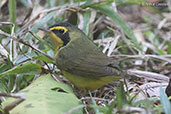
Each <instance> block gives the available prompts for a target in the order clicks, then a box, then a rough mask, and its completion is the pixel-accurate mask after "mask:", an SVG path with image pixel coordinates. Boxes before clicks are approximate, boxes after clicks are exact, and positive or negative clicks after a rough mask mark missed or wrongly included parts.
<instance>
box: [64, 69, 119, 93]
mask: <svg viewBox="0 0 171 114" xmlns="http://www.w3.org/2000/svg"><path fill="white" fill-rule="evenodd" d="M62 73H63V75H64V76H65V77H66V78H67V79H68V80H69V81H70V82H71V83H72V84H74V86H76V87H77V88H79V89H83V90H90V91H93V90H96V89H98V88H100V87H102V86H103V85H105V84H107V83H109V82H112V81H114V80H119V79H120V78H121V77H119V76H105V77H100V78H98V79H94V78H90V77H84V76H76V75H73V74H70V73H68V72H66V71H62Z"/></svg>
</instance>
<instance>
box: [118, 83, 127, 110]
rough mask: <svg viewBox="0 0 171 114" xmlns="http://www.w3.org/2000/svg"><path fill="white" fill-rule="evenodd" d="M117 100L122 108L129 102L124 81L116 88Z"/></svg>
mask: <svg viewBox="0 0 171 114" xmlns="http://www.w3.org/2000/svg"><path fill="white" fill-rule="evenodd" d="M116 100H117V103H118V104H117V106H118V108H122V107H123V106H124V105H126V104H128V101H127V98H126V93H125V90H124V87H123V83H120V85H119V87H118V88H117V89H116Z"/></svg>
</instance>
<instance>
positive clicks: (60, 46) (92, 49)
mask: <svg viewBox="0 0 171 114" xmlns="http://www.w3.org/2000/svg"><path fill="white" fill-rule="evenodd" d="M39 30H41V31H44V32H45V33H46V34H47V35H48V36H49V37H50V40H51V42H52V44H53V45H54V59H55V63H56V66H57V68H58V69H60V70H61V72H62V74H63V76H64V77H66V79H68V80H69V81H70V82H71V83H72V84H73V85H74V87H76V88H78V89H82V90H85V91H93V90H96V89H98V88H101V87H103V86H104V85H105V84H108V83H109V82H112V81H116V80H119V79H121V70H120V67H119V65H118V61H117V60H114V59H112V58H110V57H108V56H107V55H106V54H104V53H103V52H102V51H101V50H100V49H99V48H98V47H97V46H96V45H95V44H94V43H93V42H92V41H91V40H90V39H89V38H88V36H86V35H85V33H84V32H83V31H82V30H80V29H79V28H78V27H76V26H74V25H72V24H70V23H68V22H58V23H56V24H54V25H52V26H50V27H44V28H39Z"/></svg>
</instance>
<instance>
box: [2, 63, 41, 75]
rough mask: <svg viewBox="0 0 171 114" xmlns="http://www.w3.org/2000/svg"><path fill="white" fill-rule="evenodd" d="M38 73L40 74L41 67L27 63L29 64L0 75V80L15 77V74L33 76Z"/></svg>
mask: <svg viewBox="0 0 171 114" xmlns="http://www.w3.org/2000/svg"><path fill="white" fill-rule="evenodd" d="M40 72H41V65H39V64H33V63H29V64H24V65H22V66H16V67H14V68H12V69H9V70H7V71H5V72H3V73H1V74H0V78H2V77H3V76H5V75H16V74H21V75H34V74H39V73H40Z"/></svg>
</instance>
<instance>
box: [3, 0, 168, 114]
mask: <svg viewBox="0 0 171 114" xmlns="http://www.w3.org/2000/svg"><path fill="white" fill-rule="evenodd" d="M169 2H170V1H169V0H148V2H145V1H144V0H87V1H85V0H61V1H59V0H35V1H34V2H33V1H31V0H1V2H0V113H12V114H13V113H14V114H15V113H18V114H23V113H25V114H26V113H28V114H30V113H33V114H34V113H35V114H36V113H41V114H43V113H44V114H48V113H49V114H55V113H59V114H60V113H61V114H62V113H67V114H80V113H87V114H88V113H95V114H115V113H140V114H141V113H142V114H145V113H158V114H160V113H163V112H164V113H166V114H170V112H171V103H170V102H169V99H168V97H167V95H166V94H165V91H164V90H165V88H166V87H167V85H168V82H169V78H170V77H171V17H170V11H171V9H169ZM62 21H68V22H70V23H71V24H73V25H75V26H78V27H79V28H80V29H81V30H83V31H84V33H85V34H86V35H87V36H89V38H90V39H91V40H92V41H94V43H96V45H97V46H98V47H99V48H100V49H101V50H102V51H103V52H104V53H106V54H107V55H108V56H110V57H112V58H113V59H115V60H116V59H117V60H118V61H119V62H120V67H121V68H122V71H123V79H122V80H121V81H118V82H113V83H110V84H108V85H106V86H105V87H104V91H103V93H101V91H100V89H99V90H96V91H93V92H89V93H88V94H87V95H82V92H81V91H80V90H77V89H76V88H74V87H73V86H72V85H71V84H70V83H69V82H68V81H67V80H66V79H65V78H64V77H63V76H62V75H61V74H60V71H59V70H58V69H57V67H56V66H55V64H54V59H53V56H54V53H53V46H52V45H49V39H48V36H47V35H46V34H45V33H43V32H41V31H39V30H38V28H39V27H47V26H51V25H53V24H55V23H56V22H62ZM170 91H171V90H170Z"/></svg>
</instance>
